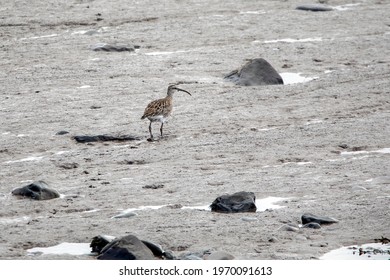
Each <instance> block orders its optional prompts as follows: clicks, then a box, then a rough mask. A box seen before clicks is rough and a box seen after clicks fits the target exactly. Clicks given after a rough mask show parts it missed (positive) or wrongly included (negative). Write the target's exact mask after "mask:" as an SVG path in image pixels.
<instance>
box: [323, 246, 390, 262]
mask: <svg viewBox="0 0 390 280" xmlns="http://www.w3.org/2000/svg"><path fill="white" fill-rule="evenodd" d="M359 248H362V251H363V252H364V251H365V252H366V253H362V254H361V253H359ZM388 259H390V244H380V243H368V244H363V245H361V246H357V245H354V246H345V247H341V248H339V249H335V250H332V251H330V252H328V253H326V254H325V255H323V256H322V257H320V260H388Z"/></svg>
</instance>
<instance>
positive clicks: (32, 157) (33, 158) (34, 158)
mask: <svg viewBox="0 0 390 280" xmlns="http://www.w3.org/2000/svg"><path fill="white" fill-rule="evenodd" d="M41 159H43V157H34V156H31V157H26V158H22V159H18V160H10V161H6V162H4V163H5V164H8V163H17V162H25V161H40V160H41Z"/></svg>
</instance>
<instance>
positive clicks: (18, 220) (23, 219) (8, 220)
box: [0, 216, 30, 225]
mask: <svg viewBox="0 0 390 280" xmlns="http://www.w3.org/2000/svg"><path fill="white" fill-rule="evenodd" d="M29 220H30V217H28V216H23V217H19V218H0V225H8V224H18V223H22V222H27V221H29Z"/></svg>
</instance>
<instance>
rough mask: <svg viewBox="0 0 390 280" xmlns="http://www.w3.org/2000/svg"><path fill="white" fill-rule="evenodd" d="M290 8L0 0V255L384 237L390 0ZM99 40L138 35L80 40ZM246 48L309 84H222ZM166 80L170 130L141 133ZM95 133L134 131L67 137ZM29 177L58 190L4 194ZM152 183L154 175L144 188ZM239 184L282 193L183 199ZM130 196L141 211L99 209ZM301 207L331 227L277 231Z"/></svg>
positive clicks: (273, 252) (240, 254)
mask: <svg viewBox="0 0 390 280" xmlns="http://www.w3.org/2000/svg"><path fill="white" fill-rule="evenodd" d="M240 2H242V3H240ZM305 3H307V2H305ZM299 4H303V2H302V1H300V0H289V1H271V0H269V1H230V0H224V1H205V0H204V1H203V0H197V1H173V0H169V1H163V3H155V1H140V2H137V3H136V2H134V3H129V1H124V0H117V1H110V2H109V3H108V2H107V1H102V0H95V1H83V0H74V1H56V0H51V1H43V0H42V1H8V2H5V3H2V5H1V8H0V17H1V20H0V34H1V44H0V49H1V57H2V59H1V67H0V79H1V85H2V88H1V95H0V99H1V103H0V143H1V144H0V158H1V160H0V205H1V206H0V225H1V232H2V234H1V236H0V256H1V258H2V259H93V258H94V257H93V256H89V255H77V256H76V255H53V254H43V255H29V254H28V253H27V250H28V249H31V248H34V247H50V246H55V245H57V244H60V243H63V242H71V243H88V242H90V241H91V240H92V238H93V237H94V236H96V235H100V234H107V235H112V236H123V235H126V234H130V233H131V234H135V235H136V236H138V237H139V238H140V239H144V240H149V241H153V242H155V243H159V244H161V246H162V247H163V248H164V249H166V250H172V251H173V252H174V253H175V254H176V255H180V254H182V253H186V252H198V251H203V250H210V251H224V252H228V253H230V254H232V255H234V256H235V258H236V259H318V258H320V257H321V256H322V255H324V254H325V253H327V252H329V251H331V250H333V249H336V248H339V247H342V246H348V245H351V244H364V243H372V242H373V240H374V239H376V238H380V237H381V236H386V237H389V235H390V220H389V210H390V206H389V205H390V189H389V184H390V173H389V170H390V168H389V167H390V164H389V162H390V160H389V159H390V137H389V135H390V125H389V119H390V110H389V109H390V95H389V88H390V86H389V85H390V67H389V65H390V48H389V45H390V27H389V26H390V20H389V18H388V15H389V13H390V3H389V2H388V1H381V0H379V1H378V0H359V1H352V0H329V1H328V5H331V6H332V7H335V9H334V10H332V11H329V12H308V11H300V10H296V9H295V7H296V6H297V5H299ZM98 43H108V44H124V45H128V46H133V45H136V46H140V48H139V49H136V50H135V51H134V52H96V51H92V50H91V46H93V45H95V44H98ZM253 58H264V59H266V60H267V61H268V62H269V63H270V64H271V65H272V66H273V67H274V68H275V69H276V70H277V71H278V72H279V73H281V74H282V77H283V75H284V77H288V76H289V75H290V76H291V74H289V73H293V74H298V73H300V75H301V77H304V78H306V80H305V82H299V83H289V84H286V85H276V86H275V85H273V86H259V87H241V86H236V85H234V84H232V83H229V82H225V81H224V80H223V77H224V75H226V74H228V73H229V72H230V71H232V70H234V69H236V68H238V67H240V66H242V65H243V64H244V63H245V62H246V61H247V59H253ZM175 82H181V83H182V85H181V87H182V88H183V89H185V90H187V91H189V92H191V94H192V96H189V95H187V94H185V93H180V92H179V93H176V94H175V96H174V103H175V104H174V113H173V115H172V117H171V118H170V120H169V122H168V123H167V124H166V125H165V126H164V132H165V133H166V136H165V137H164V138H163V139H161V140H159V141H155V142H148V141H147V140H146V139H147V137H148V136H149V132H148V125H149V123H148V121H147V120H143V121H141V120H140V117H141V116H142V114H143V110H144V108H145V106H146V105H147V103H148V102H150V101H151V100H154V99H157V98H162V97H164V96H165V94H166V89H167V87H168V84H169V83H175ZM292 82H294V80H293V81H292ZM158 129H159V125H158V124H155V125H154V126H153V130H154V132H155V134H156V135H157V134H158ZM59 131H68V132H69V133H68V134H63V135H57V133H58V132H59ZM97 134H110V135H128V134H129V135H134V136H137V137H140V140H136V141H125V142H104V143H90V144H82V143H77V142H76V141H75V140H74V139H73V137H74V136H77V135H97ZM37 180H44V181H45V182H47V183H48V184H49V186H50V187H52V188H54V189H56V190H57V191H58V192H60V193H61V194H62V197H61V198H58V199H53V200H47V201H35V200H30V199H18V198H17V197H15V196H12V195H11V191H12V190H13V189H14V188H17V187H21V186H24V185H26V184H28V183H31V182H33V181H37ZM153 184H155V185H156V186H157V185H160V187H158V188H144V187H145V186H146V185H153ZM238 191H250V192H254V193H255V195H256V199H257V200H259V201H261V200H262V199H269V198H272V197H275V198H279V200H278V202H275V205H277V206H281V207H275V209H268V210H264V209H259V211H257V212H256V213H236V214H220V213H212V212H210V211H207V210H202V209H196V208H195V209H193V208H191V207H194V206H207V205H209V204H211V203H212V201H213V200H214V199H215V198H216V197H218V196H220V195H223V194H231V193H234V192H238ZM186 207H187V208H186ZM188 207H189V208H188ZM130 208H136V209H139V208H143V209H142V210H137V211H135V213H136V214H137V215H134V216H130V217H127V218H112V217H113V216H115V215H118V214H121V213H122V212H123V211H124V210H126V209H130ZM304 213H313V214H315V215H320V216H327V217H332V218H335V219H337V220H338V221H339V223H336V224H333V225H328V226H322V228H321V229H300V230H298V231H286V230H285V228H286V227H285V225H286V224H294V225H297V226H298V225H299V223H300V222H301V221H300V218H301V215H302V214H304Z"/></svg>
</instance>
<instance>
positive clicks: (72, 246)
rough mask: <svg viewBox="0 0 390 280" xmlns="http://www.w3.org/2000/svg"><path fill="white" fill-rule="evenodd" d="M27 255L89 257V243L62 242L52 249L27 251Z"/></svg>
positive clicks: (43, 248)
mask: <svg viewBox="0 0 390 280" xmlns="http://www.w3.org/2000/svg"><path fill="white" fill-rule="evenodd" d="M27 252H28V254H29V255H36V254H45V255H47V254H53V255H64V254H67V255H74V256H79V255H90V254H91V247H90V243H68V242H64V243H61V244H58V245H55V246H52V247H46V248H45V247H35V248H32V249H28V250H27Z"/></svg>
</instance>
